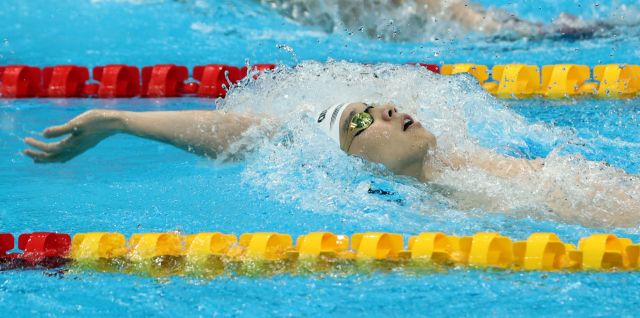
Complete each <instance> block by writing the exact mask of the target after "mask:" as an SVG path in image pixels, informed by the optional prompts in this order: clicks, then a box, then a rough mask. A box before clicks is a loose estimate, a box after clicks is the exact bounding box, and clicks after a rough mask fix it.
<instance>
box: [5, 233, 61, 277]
mask: <svg viewBox="0 0 640 318" xmlns="http://www.w3.org/2000/svg"><path fill="white" fill-rule="evenodd" d="M14 247H15V245H14V237H13V235H11V234H8V233H0V271H1V270H10V269H26V268H48V269H51V268H57V267H60V266H64V265H65V264H66V263H68V262H69V261H70V259H69V258H68V257H67V256H68V255H67V254H68V253H69V249H70V248H71V237H70V236H69V234H63V233H52V232H34V233H26V234H21V235H20V236H19V237H18V249H21V250H23V251H24V252H23V253H7V252H8V251H10V250H12V249H13V248H14Z"/></svg>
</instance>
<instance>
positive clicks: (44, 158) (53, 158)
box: [24, 149, 74, 163]
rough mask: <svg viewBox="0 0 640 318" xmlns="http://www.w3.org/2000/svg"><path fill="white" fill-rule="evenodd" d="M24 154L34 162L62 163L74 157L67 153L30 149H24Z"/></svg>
mask: <svg viewBox="0 0 640 318" xmlns="http://www.w3.org/2000/svg"><path fill="white" fill-rule="evenodd" d="M24 154H25V155H27V156H29V157H30V158H32V159H33V162H34V163H55V162H60V163H64V162H67V161H69V160H70V159H71V158H73V157H74V156H69V155H61V154H51V153H46V152H38V151H34V150H31V149H25V151H24Z"/></svg>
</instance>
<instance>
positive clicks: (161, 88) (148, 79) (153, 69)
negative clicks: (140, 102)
mask: <svg viewBox="0 0 640 318" xmlns="http://www.w3.org/2000/svg"><path fill="white" fill-rule="evenodd" d="M188 78H189V69H187V67H186V66H178V65H175V64H158V65H155V66H145V67H143V68H142V94H141V95H142V97H177V96H180V95H181V94H182V87H183V86H184V81H186V80H187V79H188Z"/></svg>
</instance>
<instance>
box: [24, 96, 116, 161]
mask: <svg viewBox="0 0 640 318" xmlns="http://www.w3.org/2000/svg"><path fill="white" fill-rule="evenodd" d="M118 113H119V112H118V111H109V110H96V109H93V110H89V111H87V112H84V113H82V114H81V115H79V116H78V117H76V118H74V119H72V120H70V121H69V122H68V123H66V124H64V125H60V126H52V127H49V128H47V129H45V130H44V132H43V133H42V136H44V137H45V138H55V137H60V136H64V135H67V134H68V136H67V137H66V138H64V139H62V140H61V141H57V142H49V143H47V142H42V141H39V140H36V139H33V138H31V137H27V138H25V139H24V142H25V143H26V144H27V145H29V146H31V147H33V148H36V149H38V150H40V151H35V150H32V149H25V150H24V154H25V155H27V156H29V157H31V158H33V162H34V163H64V162H67V161H69V160H71V159H73V158H75V157H76V156H78V155H80V154H82V153H84V152H85V151H87V150H89V149H91V148H93V147H95V146H96V145H97V144H98V143H100V142H101V141H102V140H104V139H106V138H109V137H110V136H112V135H115V134H116V133H118V132H119V130H120V129H122V121H121V119H120V116H119V115H118Z"/></svg>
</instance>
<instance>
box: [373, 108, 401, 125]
mask: <svg viewBox="0 0 640 318" xmlns="http://www.w3.org/2000/svg"><path fill="white" fill-rule="evenodd" d="M374 109H375V111H376V112H379V114H380V117H381V118H382V120H385V121H391V120H392V119H393V117H394V116H395V115H396V114H397V113H398V110H397V109H396V107H395V106H393V105H392V104H386V105H382V106H378V107H376V108H374Z"/></svg>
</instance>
